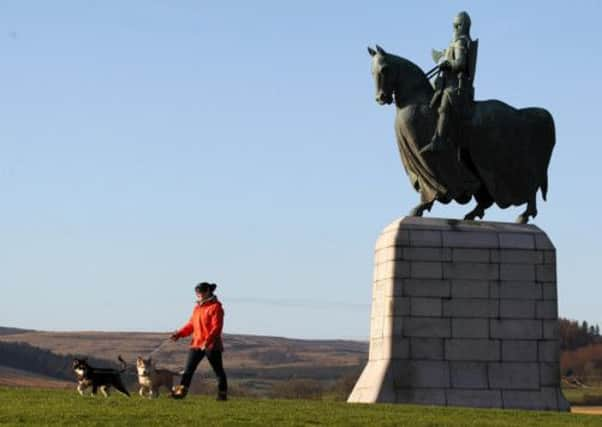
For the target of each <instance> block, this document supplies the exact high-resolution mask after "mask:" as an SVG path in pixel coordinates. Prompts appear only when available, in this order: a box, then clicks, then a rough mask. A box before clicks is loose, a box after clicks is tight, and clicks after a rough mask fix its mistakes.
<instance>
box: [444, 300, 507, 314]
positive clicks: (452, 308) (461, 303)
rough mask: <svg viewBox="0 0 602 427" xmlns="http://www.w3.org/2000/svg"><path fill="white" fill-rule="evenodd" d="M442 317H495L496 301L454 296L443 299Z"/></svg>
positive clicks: (496, 312)
mask: <svg viewBox="0 0 602 427" xmlns="http://www.w3.org/2000/svg"><path fill="white" fill-rule="evenodd" d="M443 316H444V317H497V316H498V302H497V301H495V300H491V299H483V298H454V299H450V300H444V301H443Z"/></svg>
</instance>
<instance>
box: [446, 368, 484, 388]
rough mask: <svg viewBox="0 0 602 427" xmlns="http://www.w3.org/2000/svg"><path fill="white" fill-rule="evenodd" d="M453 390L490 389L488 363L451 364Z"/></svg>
mask: <svg viewBox="0 0 602 427" xmlns="http://www.w3.org/2000/svg"><path fill="white" fill-rule="evenodd" d="M449 369H450V374H451V386H452V388H472V389H486V388H488V387H489V380H488V378H487V363H485V362H449Z"/></svg>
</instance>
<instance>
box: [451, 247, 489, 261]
mask: <svg viewBox="0 0 602 427" xmlns="http://www.w3.org/2000/svg"><path fill="white" fill-rule="evenodd" d="M452 251H453V252H452V261H453V262H479V263H485V264H488V263H489V262H490V260H491V257H490V255H489V252H490V250H489V249H460V248H454V249H453V250H452Z"/></svg>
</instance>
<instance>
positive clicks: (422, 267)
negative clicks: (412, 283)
mask: <svg viewBox="0 0 602 427" xmlns="http://www.w3.org/2000/svg"><path fill="white" fill-rule="evenodd" d="M410 277H412V278H413V279H443V264H442V263H440V262H424V261H412V263H411V267H410Z"/></svg>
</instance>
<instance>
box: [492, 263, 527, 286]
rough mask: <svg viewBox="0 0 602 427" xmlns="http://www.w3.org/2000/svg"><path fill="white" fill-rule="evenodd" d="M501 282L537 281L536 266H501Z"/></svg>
mask: <svg viewBox="0 0 602 427" xmlns="http://www.w3.org/2000/svg"><path fill="white" fill-rule="evenodd" d="M500 280H521V281H531V282H532V281H534V280H535V266H534V265H530V264H501V265H500Z"/></svg>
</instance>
